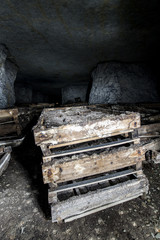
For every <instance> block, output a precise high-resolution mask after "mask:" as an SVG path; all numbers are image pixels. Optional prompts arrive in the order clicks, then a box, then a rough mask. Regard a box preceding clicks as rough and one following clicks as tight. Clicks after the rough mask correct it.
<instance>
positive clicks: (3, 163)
mask: <svg viewBox="0 0 160 240" xmlns="http://www.w3.org/2000/svg"><path fill="white" fill-rule="evenodd" d="M10 159H11V154H10V152H7V153H4V154H3V155H2V157H1V158H0V176H1V175H2V173H3V172H4V171H5V170H6V168H7V166H8V164H9V161H10Z"/></svg>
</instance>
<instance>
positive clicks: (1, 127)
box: [0, 109, 21, 175]
mask: <svg viewBox="0 0 160 240" xmlns="http://www.w3.org/2000/svg"><path fill="white" fill-rule="evenodd" d="M20 134H21V129H20V125H19V121H18V110H17V109H3V110H0V175H1V174H2V173H3V172H4V171H5V169H6V168H7V166H8V163H9V160H10V158H11V151H12V148H11V146H8V141H10V140H9V139H13V138H15V137H17V136H19V135H20ZM6 139H7V141H6Z"/></svg>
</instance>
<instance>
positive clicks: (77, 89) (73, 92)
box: [62, 85, 87, 104]
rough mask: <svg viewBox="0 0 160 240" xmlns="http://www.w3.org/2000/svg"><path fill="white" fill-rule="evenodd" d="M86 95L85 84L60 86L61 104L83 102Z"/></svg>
mask: <svg viewBox="0 0 160 240" xmlns="http://www.w3.org/2000/svg"><path fill="white" fill-rule="evenodd" d="M86 95H87V85H83V86H78V85H77V86H67V87H64V88H62V104H66V103H75V102H78V101H80V102H85V101H86Z"/></svg>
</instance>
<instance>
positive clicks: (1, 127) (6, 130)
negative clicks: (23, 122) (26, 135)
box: [0, 108, 21, 137]
mask: <svg viewBox="0 0 160 240" xmlns="http://www.w3.org/2000/svg"><path fill="white" fill-rule="evenodd" d="M20 134H21V129H20V125H19V120H18V109H17V108H13V109H2V110H0V137H1V136H7V135H15V136H18V135H20Z"/></svg>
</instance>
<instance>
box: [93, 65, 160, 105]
mask: <svg viewBox="0 0 160 240" xmlns="http://www.w3.org/2000/svg"><path fill="white" fill-rule="evenodd" d="M92 79H93V82H92V88H91V92H90V96H89V103H90V104H95V103H136V102H156V101H159V100H160V99H159V96H158V92H157V89H156V84H155V82H156V81H155V79H154V76H153V75H152V74H151V73H150V72H149V71H148V70H147V68H146V67H145V66H144V65H140V64H126V63H116V62H110V63H103V64H98V66H97V68H96V69H95V70H94V71H93V72H92Z"/></svg>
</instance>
